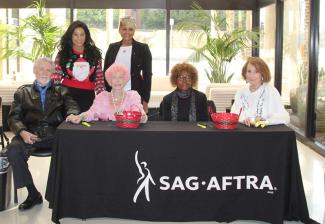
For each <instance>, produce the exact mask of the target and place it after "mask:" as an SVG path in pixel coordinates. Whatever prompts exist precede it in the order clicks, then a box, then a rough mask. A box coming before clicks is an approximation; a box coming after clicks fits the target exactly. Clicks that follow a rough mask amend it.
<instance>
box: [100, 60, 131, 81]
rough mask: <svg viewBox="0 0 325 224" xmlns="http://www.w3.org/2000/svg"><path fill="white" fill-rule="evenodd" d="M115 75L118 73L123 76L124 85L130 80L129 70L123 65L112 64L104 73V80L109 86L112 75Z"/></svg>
mask: <svg viewBox="0 0 325 224" xmlns="http://www.w3.org/2000/svg"><path fill="white" fill-rule="evenodd" d="M116 73H120V74H122V75H123V80H124V83H127V82H128V81H129V80H130V78H131V76H130V73H129V70H128V68H127V67H126V66H125V65H122V64H117V63H114V64H112V65H111V66H109V68H108V69H107V70H106V71H105V79H106V81H107V82H108V84H110V85H111V84H112V83H111V79H112V75H113V74H116Z"/></svg>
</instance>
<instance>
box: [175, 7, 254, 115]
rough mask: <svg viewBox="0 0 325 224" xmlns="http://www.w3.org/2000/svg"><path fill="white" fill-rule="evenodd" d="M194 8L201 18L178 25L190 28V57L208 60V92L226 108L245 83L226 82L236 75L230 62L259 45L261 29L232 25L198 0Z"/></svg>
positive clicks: (208, 95) (219, 107)
mask: <svg viewBox="0 0 325 224" xmlns="http://www.w3.org/2000/svg"><path fill="white" fill-rule="evenodd" d="M192 8H193V9H194V10H196V11H197V17H198V18H197V19H196V20H193V21H182V22H180V23H179V24H178V25H177V28H178V29H179V30H183V31H186V32H188V31H189V42H190V43H194V45H193V46H190V49H192V50H193V54H192V55H191V56H190V57H189V58H188V60H191V61H195V62H197V61H200V60H206V61H207V62H208V65H209V67H208V68H206V69H205V71H204V72H205V75H206V76H207V78H208V79H209V81H210V83H211V84H210V85H208V86H207V88H206V94H207V97H208V99H211V100H213V101H214V103H215V104H216V107H217V110H220V111H224V110H226V109H227V108H229V107H230V106H231V101H232V99H233V98H234V95H235V93H236V91H237V90H238V89H239V88H241V86H242V85H229V84H225V83H229V82H230V81H231V79H232V77H233V76H234V73H230V72H229V70H228V67H229V64H230V63H231V62H232V60H233V59H234V58H235V57H236V56H237V55H238V54H239V53H241V52H242V51H243V50H246V49H249V48H256V47H257V43H258V39H259V32H258V31H256V30H255V31H254V30H252V31H249V30H246V29H243V28H230V26H229V24H227V21H226V18H225V17H222V16H220V14H218V13H215V11H213V12H212V13H211V12H210V11H205V10H204V9H203V8H202V7H201V6H200V5H199V4H198V3H197V2H193V4H192Z"/></svg>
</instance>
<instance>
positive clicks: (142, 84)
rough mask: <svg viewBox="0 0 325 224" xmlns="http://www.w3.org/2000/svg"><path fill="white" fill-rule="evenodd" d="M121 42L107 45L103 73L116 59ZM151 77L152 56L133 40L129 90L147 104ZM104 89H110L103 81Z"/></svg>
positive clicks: (147, 49) (146, 47)
mask: <svg viewBox="0 0 325 224" xmlns="http://www.w3.org/2000/svg"><path fill="white" fill-rule="evenodd" d="M121 44H122V41H120V42H116V43H112V44H110V45H109V47H108V50H107V52H106V56H105V62H104V70H103V71H104V72H105V71H106V69H107V68H108V67H109V66H111V65H112V64H113V63H114V62H115V59H116V55H117V53H118V51H119V49H120V47H121ZM151 76H152V56H151V52H150V49H149V47H148V45H147V44H144V43H140V42H138V41H135V40H133V42H132V53H131V89H133V90H136V91H138V93H139V95H140V96H141V100H142V101H145V102H149V99H150V91H151ZM105 85H106V89H107V90H108V91H111V87H110V86H109V85H108V83H107V82H106V80H105Z"/></svg>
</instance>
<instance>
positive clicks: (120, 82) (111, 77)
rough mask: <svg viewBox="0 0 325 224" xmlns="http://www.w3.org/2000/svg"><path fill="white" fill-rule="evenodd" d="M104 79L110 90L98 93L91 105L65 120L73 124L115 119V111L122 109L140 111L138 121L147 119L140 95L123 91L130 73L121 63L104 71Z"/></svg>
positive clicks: (130, 91) (142, 121)
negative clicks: (86, 109)
mask: <svg viewBox="0 0 325 224" xmlns="http://www.w3.org/2000/svg"><path fill="white" fill-rule="evenodd" d="M105 79H106V81H107V82H108V84H109V85H110V86H111V87H112V90H111V92H107V91H103V92H101V93H100V94H98V95H97V96H96V98H95V100H94V102H93V105H92V106H91V107H90V109H89V110H88V111H86V112H83V113H81V114H80V115H70V116H68V117H67V119H66V121H67V122H72V123H75V124H78V123H80V122H81V121H94V120H95V121H97V120H102V121H107V120H112V121H115V120H116V118H115V115H114V114H115V113H118V112H122V111H140V112H141V113H142V117H141V120H140V122H141V123H145V122H147V120H148V117H147V115H146V113H145V112H144V110H143V107H142V104H141V97H140V95H139V94H138V93H137V92H136V91H134V90H129V91H125V90H124V87H125V85H126V84H127V83H128V81H129V80H130V73H129V72H128V70H127V68H126V67H125V66H124V65H122V64H113V65H111V66H110V67H109V68H108V69H107V70H106V72H105Z"/></svg>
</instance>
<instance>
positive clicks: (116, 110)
mask: <svg viewBox="0 0 325 224" xmlns="http://www.w3.org/2000/svg"><path fill="white" fill-rule="evenodd" d="M111 97H112V103H113V106H114V111H115V112H116V113H120V112H122V110H121V108H120V107H121V106H122V104H123V102H124V97H125V92H124V91H123V94H122V98H121V102H120V103H117V102H118V98H116V97H114V93H113V91H112V92H111Z"/></svg>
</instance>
